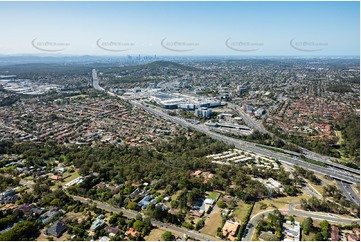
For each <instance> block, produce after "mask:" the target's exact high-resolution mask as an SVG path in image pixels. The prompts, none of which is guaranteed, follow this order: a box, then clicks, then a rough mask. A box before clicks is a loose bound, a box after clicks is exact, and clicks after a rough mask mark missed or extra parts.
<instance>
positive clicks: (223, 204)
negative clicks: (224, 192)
mask: <svg viewBox="0 0 361 242" xmlns="http://www.w3.org/2000/svg"><path fill="white" fill-rule="evenodd" d="M217 206H218V207H220V208H226V207H227V204H226V203H225V202H224V201H223V200H218V202H217Z"/></svg>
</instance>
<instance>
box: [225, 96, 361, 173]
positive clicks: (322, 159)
mask: <svg viewBox="0 0 361 242" xmlns="http://www.w3.org/2000/svg"><path fill="white" fill-rule="evenodd" d="M227 105H228V107H230V108H231V109H233V110H235V111H237V112H238V114H239V115H240V116H241V117H242V119H243V121H244V122H245V123H246V124H247V125H248V126H249V127H251V128H252V129H255V130H258V131H260V132H262V133H269V132H268V131H267V130H266V129H265V128H264V127H263V125H262V123H261V122H262V121H260V120H259V121H257V120H254V119H252V118H251V117H250V116H248V115H247V114H246V113H245V112H244V111H243V110H242V108H241V107H240V106H238V105H236V104H233V103H230V102H227ZM269 134H270V133H269ZM271 135H272V134H271ZM283 141H284V140H283ZM299 148H300V150H301V151H302V155H304V156H305V157H306V158H309V159H312V160H316V161H319V162H322V163H325V164H326V165H329V166H333V167H337V168H340V169H342V170H346V171H350V172H353V173H356V174H360V171H359V170H357V169H353V168H350V167H347V166H343V165H340V164H337V163H335V162H332V161H331V159H333V160H337V159H336V158H332V157H328V156H323V155H320V154H317V153H315V152H312V151H310V150H307V149H305V148H302V147H299ZM279 150H282V151H286V152H288V153H294V154H297V155H301V153H296V152H290V151H287V150H284V149H279Z"/></svg>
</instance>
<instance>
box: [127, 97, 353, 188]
mask: <svg viewBox="0 0 361 242" xmlns="http://www.w3.org/2000/svg"><path fill="white" fill-rule="evenodd" d="M129 102H130V103H131V104H133V105H134V106H136V107H139V108H141V109H144V110H146V111H148V112H150V113H152V114H155V115H157V116H160V117H162V118H164V119H167V120H170V121H172V122H174V123H177V124H180V125H182V126H185V127H188V128H192V129H194V130H197V131H199V132H202V133H205V134H207V135H209V136H211V137H212V138H214V139H217V140H221V141H223V142H225V143H227V144H232V145H234V146H235V147H237V148H239V149H242V150H245V151H249V152H254V153H257V154H260V155H264V156H268V157H271V158H274V159H278V160H279V161H280V162H281V163H286V164H288V165H298V166H301V167H303V168H306V169H309V170H313V171H315V172H318V173H321V174H324V175H328V176H330V177H333V178H336V179H339V180H343V181H346V182H349V183H358V182H359V177H358V176H357V175H354V174H351V173H349V172H346V171H341V172H340V171H336V169H337V168H333V169H330V168H327V167H322V166H318V165H315V164H312V163H308V162H306V161H302V160H300V159H297V158H294V157H290V156H288V155H286V154H283V153H280V152H275V151H272V150H269V149H266V148H262V147H259V146H256V144H254V143H251V142H248V141H244V140H239V139H235V138H231V137H228V136H225V135H221V134H218V133H215V132H212V131H210V130H208V129H207V128H205V127H202V126H201V125H195V124H191V123H189V122H187V121H185V120H184V119H181V118H178V117H174V116H170V115H168V114H166V113H164V112H162V111H160V110H157V109H153V108H150V107H147V106H146V105H143V104H142V103H140V102H137V101H132V100H130V101H129Z"/></svg>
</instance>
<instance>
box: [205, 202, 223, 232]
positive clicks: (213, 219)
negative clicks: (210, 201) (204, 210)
mask: <svg viewBox="0 0 361 242" xmlns="http://www.w3.org/2000/svg"><path fill="white" fill-rule="evenodd" d="M221 225H222V215H221V209H220V208H218V207H217V206H215V208H214V209H213V211H212V212H211V214H210V215H209V218H207V219H206V222H205V226H204V227H203V228H202V229H201V232H202V233H205V234H208V235H211V236H216V234H217V228H218V227H220V226H221Z"/></svg>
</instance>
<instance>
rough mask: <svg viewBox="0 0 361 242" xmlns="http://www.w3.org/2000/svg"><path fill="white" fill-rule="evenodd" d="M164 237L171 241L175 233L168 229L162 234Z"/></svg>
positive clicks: (165, 239)
mask: <svg viewBox="0 0 361 242" xmlns="http://www.w3.org/2000/svg"><path fill="white" fill-rule="evenodd" d="M162 239H163V240H164V241H171V240H173V239H174V235H173V234H172V233H171V232H169V231H166V232H164V233H163V234H162Z"/></svg>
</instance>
